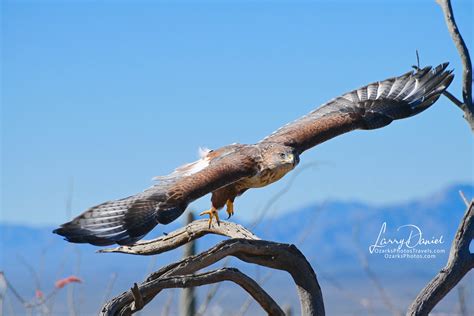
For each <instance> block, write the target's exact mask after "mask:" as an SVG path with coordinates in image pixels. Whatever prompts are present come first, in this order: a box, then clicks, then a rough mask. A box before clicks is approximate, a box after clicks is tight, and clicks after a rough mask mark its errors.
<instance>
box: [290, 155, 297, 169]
mask: <svg viewBox="0 0 474 316" xmlns="http://www.w3.org/2000/svg"><path fill="white" fill-rule="evenodd" d="M288 160H289V162H290V163H291V164H292V165H293V166H296V165H297V164H298V162H299V159H298V158H297V157H295V155H294V154H289V155H288Z"/></svg>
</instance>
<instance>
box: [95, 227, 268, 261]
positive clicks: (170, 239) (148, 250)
mask: <svg viewBox="0 0 474 316" xmlns="http://www.w3.org/2000/svg"><path fill="white" fill-rule="evenodd" d="M207 234H214V235H221V236H226V237H229V238H244V239H259V238H258V237H257V236H255V235H254V234H253V233H252V232H251V231H249V230H247V229H246V228H245V227H243V226H241V225H238V224H235V223H231V222H225V221H221V224H220V225H218V226H217V225H213V226H211V227H209V222H208V220H205V219H201V220H197V221H194V222H191V223H190V224H188V225H186V226H185V227H182V228H179V229H177V230H175V231H173V232H171V233H169V234H168V235H166V236H161V237H158V238H155V239H150V240H142V241H139V242H137V243H136V244H134V245H131V246H119V247H116V248H108V249H100V250H98V251H97V252H102V253H103V252H120V253H128V254H132V255H141V256H149V255H157V254H160V253H163V252H167V251H170V250H173V249H176V248H178V247H180V246H182V245H184V244H186V243H188V242H190V241H192V240H195V239H198V238H201V237H202V236H205V235H207Z"/></svg>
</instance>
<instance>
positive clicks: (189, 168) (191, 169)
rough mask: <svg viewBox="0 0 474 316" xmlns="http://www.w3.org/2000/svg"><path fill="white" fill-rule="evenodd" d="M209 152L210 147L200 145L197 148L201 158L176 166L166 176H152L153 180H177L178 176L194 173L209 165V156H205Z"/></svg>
mask: <svg viewBox="0 0 474 316" xmlns="http://www.w3.org/2000/svg"><path fill="white" fill-rule="evenodd" d="M210 152H211V150H210V149H208V148H205V147H204V148H202V147H200V148H199V157H201V159H199V160H197V161H195V162H191V163H188V164H185V165H183V166H181V167H178V168H176V169H175V170H174V171H173V172H172V173H171V174H169V175H167V176H158V177H154V178H153V180H155V181H164V182H170V181H174V180H177V179H178V178H182V177H187V176H190V175H192V174H195V173H197V172H199V171H201V170H203V169H204V168H206V167H207V166H209V162H210V159H209V157H207V155H208V154H209V153H210Z"/></svg>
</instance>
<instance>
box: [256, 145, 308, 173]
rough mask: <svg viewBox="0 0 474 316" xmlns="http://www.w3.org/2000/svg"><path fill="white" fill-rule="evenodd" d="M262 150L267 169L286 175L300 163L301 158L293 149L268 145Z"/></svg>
mask: <svg viewBox="0 0 474 316" xmlns="http://www.w3.org/2000/svg"><path fill="white" fill-rule="evenodd" d="M265 145H266V146H265V147H264V148H263V150H262V157H263V162H264V165H265V168H267V169H271V170H274V171H280V172H283V173H286V172H288V171H290V170H292V169H293V168H294V167H295V166H296V165H297V164H298V163H299V162H300V157H299V155H298V153H296V152H295V150H294V148H293V147H289V146H285V145H282V144H278V143H268V144H265Z"/></svg>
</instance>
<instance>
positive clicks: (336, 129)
mask: <svg viewBox="0 0 474 316" xmlns="http://www.w3.org/2000/svg"><path fill="white" fill-rule="evenodd" d="M447 66H448V63H444V64H441V65H439V66H438V67H436V68H434V69H432V68H431V67H425V68H423V69H420V70H417V71H411V72H408V73H406V74H404V75H402V76H400V77H395V78H390V79H386V80H384V81H379V82H374V83H371V84H369V85H367V86H365V87H362V88H359V89H357V90H354V91H351V92H349V93H346V94H344V95H342V96H340V97H338V98H335V99H333V100H331V101H329V102H327V103H325V104H323V105H322V106H321V107H319V108H317V109H316V110H314V111H312V112H310V113H309V114H307V115H306V116H303V117H302V118H300V119H298V120H296V121H294V122H292V123H290V124H287V125H285V126H283V127H282V128H280V129H279V130H277V131H276V132H274V133H273V134H271V135H270V136H268V137H266V138H265V139H263V140H262V141H261V142H277V143H282V144H285V145H288V146H292V147H294V148H296V150H297V151H298V152H299V153H302V152H303V151H305V150H307V149H309V148H311V147H313V146H316V145H318V144H320V143H322V142H324V141H326V140H328V139H331V138H333V137H336V136H338V135H340V134H343V133H346V132H349V131H352V130H355V129H376V128H380V127H383V126H386V125H388V124H390V123H391V122H392V121H394V120H398V119H403V118H407V117H410V116H413V115H415V114H418V113H420V112H422V111H424V110H425V109H427V108H428V107H430V106H431V105H432V104H433V103H434V102H435V101H436V100H437V99H438V98H439V96H440V95H441V93H443V91H444V90H446V88H447V87H448V86H449V84H450V83H451V81H452V80H453V77H454V75H453V74H452V71H449V70H446V67H447Z"/></svg>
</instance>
